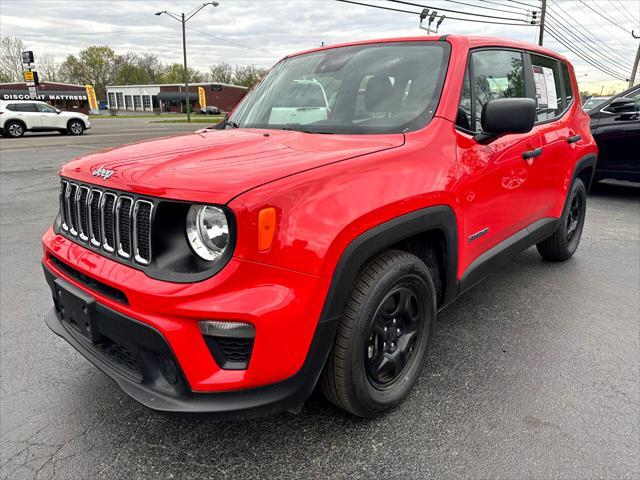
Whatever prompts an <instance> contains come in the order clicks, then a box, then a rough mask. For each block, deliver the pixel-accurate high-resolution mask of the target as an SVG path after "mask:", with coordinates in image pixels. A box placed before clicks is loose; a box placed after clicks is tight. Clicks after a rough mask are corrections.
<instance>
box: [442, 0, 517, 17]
mask: <svg viewBox="0 0 640 480" xmlns="http://www.w3.org/2000/svg"><path fill="white" fill-rule="evenodd" d="M442 1H444V2H449V3H455V4H458V5H465V6H467V7H479V5H469V4H468V3H465V2H461V1H459V0H442ZM480 1H483V0H480ZM483 3H490V4H495V5H501V6H504V5H502V4H501V3H497V2H492V1H487V0H484V1H483ZM482 8H483V9H485V10H493V11H495V12H502V13H510V14H511V15H522V14H521V13H519V12H514V11H512V10H504V9H502V8H495V7H482ZM512 8H522V7H512ZM441 10H442V9H441ZM522 10H524V11H526V10H525V9H524V8H522Z"/></svg>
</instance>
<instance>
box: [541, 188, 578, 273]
mask: <svg viewBox="0 0 640 480" xmlns="http://www.w3.org/2000/svg"><path fill="white" fill-rule="evenodd" d="M567 202H568V203H567V205H566V206H565V209H564V211H563V212H562V217H561V218H560V223H559V225H558V228H556V231H555V232H553V235H551V236H550V237H549V238H547V239H546V240H543V241H542V242H540V243H538V244H536V247H537V249H538V252H539V253H540V255H542V258H544V259H545V260H550V261H553V262H562V261H564V260H568V259H569V258H571V256H572V255H573V254H574V253H575V251H576V250H577V249H578V245H579V244H580V238H581V237H582V229H583V227H584V219H585V214H586V212H587V189H586V188H585V186H584V183H582V180H580V179H579V178H576V179H575V180H574V182H573V186H572V187H571V192H570V194H569V197H568V199H567Z"/></svg>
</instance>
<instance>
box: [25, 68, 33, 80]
mask: <svg viewBox="0 0 640 480" xmlns="http://www.w3.org/2000/svg"><path fill="white" fill-rule="evenodd" d="M22 76H23V77H24V81H25V82H34V76H33V70H25V71H24V72H22Z"/></svg>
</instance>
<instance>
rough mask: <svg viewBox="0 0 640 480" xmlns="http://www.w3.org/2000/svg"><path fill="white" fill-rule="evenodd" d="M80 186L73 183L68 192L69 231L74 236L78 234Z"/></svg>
mask: <svg viewBox="0 0 640 480" xmlns="http://www.w3.org/2000/svg"><path fill="white" fill-rule="evenodd" d="M77 195H78V185H76V184H75V183H72V184H71V185H69V188H68V190H67V209H68V210H69V229H70V230H71V234H72V235H77V234H78V207H77V198H76V197H77Z"/></svg>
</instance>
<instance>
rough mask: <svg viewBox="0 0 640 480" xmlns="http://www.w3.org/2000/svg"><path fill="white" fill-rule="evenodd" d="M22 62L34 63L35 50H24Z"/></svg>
mask: <svg viewBox="0 0 640 480" xmlns="http://www.w3.org/2000/svg"><path fill="white" fill-rule="evenodd" d="M22 63H26V64H29V63H33V52H32V51H31V50H27V51H26V52H22Z"/></svg>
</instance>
